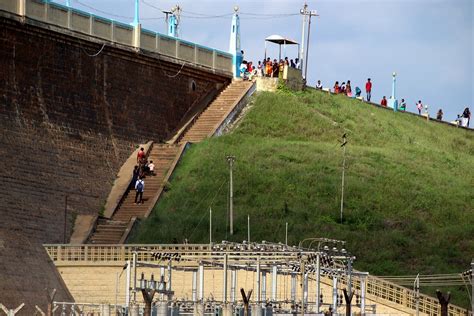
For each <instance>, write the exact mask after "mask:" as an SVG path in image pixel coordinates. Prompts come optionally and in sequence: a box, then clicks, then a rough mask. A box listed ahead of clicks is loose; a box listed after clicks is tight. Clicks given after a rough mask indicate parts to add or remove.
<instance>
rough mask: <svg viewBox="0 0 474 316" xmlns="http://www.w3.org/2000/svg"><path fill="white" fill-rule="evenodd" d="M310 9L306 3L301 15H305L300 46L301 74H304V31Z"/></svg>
mask: <svg viewBox="0 0 474 316" xmlns="http://www.w3.org/2000/svg"><path fill="white" fill-rule="evenodd" d="M307 9H308V4H307V3H306V2H305V3H304V5H303V9H301V10H300V13H301V14H302V15H303V24H302V27H301V44H300V68H301V72H303V60H304V29H305V26H306V13H307V12H308V11H307Z"/></svg>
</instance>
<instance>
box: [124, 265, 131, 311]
mask: <svg viewBox="0 0 474 316" xmlns="http://www.w3.org/2000/svg"><path fill="white" fill-rule="evenodd" d="M126 273H127V281H126V282H125V283H126V287H125V305H126V306H127V307H130V279H131V274H132V269H131V268H130V260H127V272H126Z"/></svg>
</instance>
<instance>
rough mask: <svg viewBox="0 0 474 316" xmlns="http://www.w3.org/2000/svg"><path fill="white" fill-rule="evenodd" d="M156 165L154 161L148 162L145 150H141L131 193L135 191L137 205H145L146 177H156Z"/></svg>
mask: <svg viewBox="0 0 474 316" xmlns="http://www.w3.org/2000/svg"><path fill="white" fill-rule="evenodd" d="M154 172H155V164H154V163H153V161H152V160H147V158H146V153H145V148H143V147H142V148H140V150H139V151H138V153H137V164H136V165H135V167H134V168H133V173H132V181H130V185H129V191H131V190H132V189H133V190H135V204H143V192H144V191H145V177H146V176H149V175H154Z"/></svg>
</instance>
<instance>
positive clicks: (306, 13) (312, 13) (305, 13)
mask: <svg viewBox="0 0 474 316" xmlns="http://www.w3.org/2000/svg"><path fill="white" fill-rule="evenodd" d="M300 13H301V15H303V27H302V31H301V51H300V63H301V73H302V74H304V75H303V78H304V79H305V80H306V76H307V74H308V59H309V58H308V56H309V38H310V34H311V17H312V16H317V15H318V13H317V12H316V10H308V4H307V3H306V2H305V3H304V5H303V9H301V10H300ZM306 17H308V37H307V38H306V57H305V54H304V40H305V36H304V33H305V27H306ZM304 61H306V63H305V65H304V73H303V62H304Z"/></svg>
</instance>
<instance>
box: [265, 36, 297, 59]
mask: <svg viewBox="0 0 474 316" xmlns="http://www.w3.org/2000/svg"><path fill="white" fill-rule="evenodd" d="M267 42H270V43H275V44H278V45H279V51H278V52H279V53H278V60H280V59H281V45H283V53H284V54H285V52H286V45H298V46H299V44H298V42H296V41H294V40H292V39H289V38H286V37H283V36H281V35H270V36H269V37H267V38H266V39H265V59H267ZM298 50H299V49H298Z"/></svg>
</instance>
